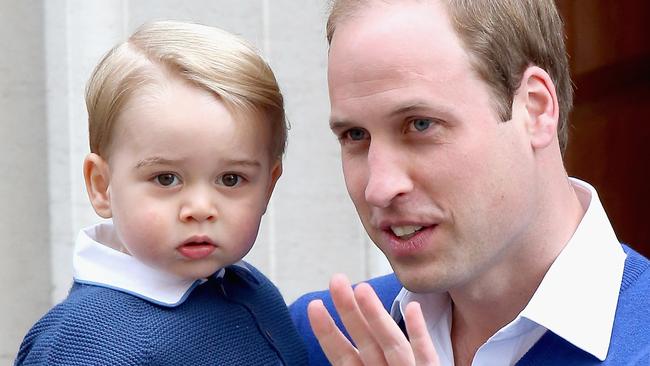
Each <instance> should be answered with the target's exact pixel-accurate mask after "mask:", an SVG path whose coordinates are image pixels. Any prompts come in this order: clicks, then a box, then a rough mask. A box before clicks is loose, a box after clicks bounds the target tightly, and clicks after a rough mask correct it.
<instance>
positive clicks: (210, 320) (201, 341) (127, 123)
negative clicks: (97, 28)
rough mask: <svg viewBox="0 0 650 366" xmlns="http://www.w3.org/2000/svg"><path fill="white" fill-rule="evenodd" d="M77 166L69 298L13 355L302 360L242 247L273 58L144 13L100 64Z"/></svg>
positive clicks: (280, 134) (277, 104)
mask: <svg viewBox="0 0 650 366" xmlns="http://www.w3.org/2000/svg"><path fill="white" fill-rule="evenodd" d="M86 104H87V107H88V115H89V118H88V121H89V130H90V150H91V153H90V154H89V155H88V156H87V157H86V159H85V161H84V166H83V173H84V177H85V182H86V188H87V191H88V196H89V198H90V202H91V203H92V205H93V207H94V209H95V211H96V212H97V214H98V215H99V216H101V217H103V218H107V219H110V220H108V221H106V222H103V223H100V224H98V225H96V226H93V227H90V228H87V229H84V230H82V232H81V233H80V234H79V236H78V238H77V241H76V248H75V253H74V284H73V286H72V289H71V290H70V294H69V295H68V297H67V298H66V299H65V300H64V301H63V302H62V303H61V304H59V305H57V306H56V307H54V308H53V309H52V310H50V311H49V312H48V313H47V314H46V315H45V316H44V317H43V318H42V319H41V320H40V321H39V322H38V323H37V324H36V325H35V326H34V327H33V328H32V329H31V330H30V331H29V333H28V334H27V336H26V337H25V339H24V341H23V344H22V346H21V348H20V351H19V353H18V357H17V359H16V362H15V364H16V365H23V364H24V365H44V364H47V365H84V366H88V365H281V364H284V365H302V364H306V363H307V357H306V353H305V350H304V347H303V345H302V341H301V339H300V338H299V336H298V334H297V333H296V331H295V329H294V327H293V325H292V323H291V320H290V317H289V313H288V311H287V308H286V305H285V303H284V301H283V299H282V297H281V295H280V293H279V292H278V290H277V289H276V287H275V286H274V285H273V284H271V282H269V280H268V279H267V278H265V277H264V276H263V275H262V274H261V273H260V272H258V271H257V270H256V269H255V268H253V267H252V266H251V265H250V264H247V263H245V262H243V261H241V259H242V257H244V255H245V254H246V253H247V252H248V251H249V250H250V249H251V246H252V245H253V242H254V241H255V238H256V236H257V232H258V228H259V224H260V219H261V217H262V215H263V214H264V212H265V210H266V206H267V203H268V201H269V198H270V197H271V193H272V191H273V188H274V186H275V183H276V181H277V179H278V178H279V177H280V174H281V172H282V164H281V158H282V154H283V151H284V146H285V141H286V123H285V116H284V109H283V99H282V95H281V94H280V91H279V88H278V85H277V83H276V80H275V78H274V76H273V73H272V71H271V69H270V68H269V66H268V65H267V64H266V63H265V62H264V61H263V60H262V59H261V58H260V56H259V55H258V54H257V53H256V52H255V50H254V49H253V48H251V47H250V46H249V45H248V44H247V43H246V42H244V41H243V40H242V39H240V38H238V37H236V36H234V35H232V34H229V33H227V32H224V31H222V30H219V29H215V28H211V27H206V26H201V25H196V24H187V23H180V22H171V21H165V22H154V23H150V24H146V25H144V26H142V27H141V28H140V29H139V30H137V31H136V32H135V33H134V34H133V35H132V36H131V37H130V38H129V39H128V41H126V42H124V43H122V44H120V45H118V46H116V47H115V48H113V49H112V50H111V51H110V52H109V53H108V54H107V55H106V56H105V57H104V59H103V60H102V61H101V62H100V64H99V65H98V66H97V68H96V69H95V71H94V73H93V75H92V77H91V79H90V81H89V85H88V88H87V93H86Z"/></svg>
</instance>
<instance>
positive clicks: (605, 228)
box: [521, 178, 626, 361]
mask: <svg viewBox="0 0 650 366" xmlns="http://www.w3.org/2000/svg"><path fill="white" fill-rule="evenodd" d="M571 183H572V185H573V187H574V189H575V191H576V193H577V195H578V198H580V201H581V203H582V205H583V207H586V212H585V215H584V216H583V218H582V220H581V221H580V224H579V225H578V228H577V229H576V231H575V233H574V234H573V236H572V237H571V240H569V242H568V243H567V245H566V247H565V248H564V249H563V250H562V252H561V253H560V255H559V256H558V257H557V258H556V260H555V261H554V262H553V264H552V265H551V267H550V268H549V270H548V272H547V273H546V276H544V279H543V280H542V283H541V284H540V285H539V287H538V288H537V291H536V292H535V294H534V295H533V297H532V298H531V300H530V302H529V303H528V305H527V306H526V308H525V309H524V310H523V311H522V313H521V316H522V317H526V318H528V319H530V320H532V321H534V322H535V323H538V324H540V325H542V326H544V327H546V328H547V329H549V330H550V331H552V332H553V333H555V334H557V335H558V336H560V337H562V338H564V339H565V340H566V341H568V342H570V343H572V344H573V345H574V346H576V347H578V348H580V349H582V350H583V351H585V352H588V353H590V354H592V355H593V356H595V357H596V358H598V359H599V360H601V361H604V360H605V358H606V357H607V351H608V349H609V343H610V339H611V335H612V327H613V325H614V316H615V314H616V305H617V303H618V294H619V291H620V288H621V280H622V278H623V269H624V267H625V257H626V254H625V252H624V251H623V249H622V247H621V245H620V243H619V241H618V239H617V238H616V234H615V233H614V229H613V228H612V225H611V223H610V222H609V220H608V218H607V214H606V213H605V210H604V209H603V206H602V204H601V202H600V200H599V198H598V193H596V190H595V189H594V188H593V187H592V186H591V185H589V184H588V183H586V182H583V181H580V180H578V179H573V178H572V179H571Z"/></svg>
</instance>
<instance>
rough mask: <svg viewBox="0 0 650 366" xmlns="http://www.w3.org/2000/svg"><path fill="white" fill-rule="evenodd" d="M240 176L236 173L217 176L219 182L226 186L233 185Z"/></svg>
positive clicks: (237, 182) (239, 179) (237, 181)
mask: <svg viewBox="0 0 650 366" xmlns="http://www.w3.org/2000/svg"><path fill="white" fill-rule="evenodd" d="M241 179H242V178H241V177H240V176H239V175H237V174H224V175H222V176H221V178H219V183H221V184H223V185H224V186H226V187H234V186H236V185H237V184H239V182H240V181H241Z"/></svg>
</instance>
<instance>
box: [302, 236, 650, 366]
mask: <svg viewBox="0 0 650 366" xmlns="http://www.w3.org/2000/svg"><path fill="white" fill-rule="evenodd" d="M623 249H624V250H625V252H626V253H627V258H626V260H625V269H624V272H623V281H622V283H621V289H620V292H619V298H618V305H617V308H616V318H615V320H614V328H613V330H612V338H611V342H610V345H609V352H608V354H607V359H606V360H605V361H602V362H601V361H599V360H598V359H597V358H595V357H593V356H592V355H590V354H589V353H587V352H584V351H582V350H581V349H579V348H577V347H575V346H574V345H572V344H571V343H569V342H567V341H565V340H564V339H563V338H561V337H559V336H557V335H555V334H554V333H552V332H550V331H547V332H546V334H544V336H542V338H541V339H540V340H539V341H538V342H537V343H536V344H535V345H534V346H533V347H532V348H531V349H530V350H529V351H528V352H527V353H526V354H525V355H524V356H523V357H522V359H521V360H519V362H517V364H516V365H518V366H528V365H531V366H532V365H562V366H586V365H603V366H604V365H606V366H631V365H643V366H648V365H650V269H649V268H650V261H648V259H646V258H645V257H643V256H641V255H640V254H638V253H637V252H635V251H634V250H632V249H630V248H628V247H626V246H623ZM368 283H369V284H370V285H371V286H372V287H373V288H374V289H375V292H377V294H378V295H379V298H380V300H381V302H382V304H383V305H384V307H385V308H386V310H390V308H391V306H392V303H393V300H394V299H395V297H396V296H397V294H398V293H399V291H400V289H401V288H402V285H401V284H400V283H399V281H398V280H397V278H396V277H395V275H394V274H390V275H387V276H383V277H378V278H375V279H372V280H370V281H368ZM315 299H321V300H323V303H324V304H325V306H326V307H327V310H328V311H329V312H330V314H332V316H333V317H334V320H335V322H336V324H337V326H338V327H339V328H340V329H342V330H343V332H344V333H345V335H346V336H347V337H348V338H349V335H348V334H347V333H346V332H345V329H344V327H343V325H342V323H341V320H340V318H339V316H338V313H337V312H336V310H335V308H334V304H333V302H332V298H331V297H330V295H329V292H328V291H321V292H314V293H310V294H307V295H304V296H302V297H301V298H299V299H298V300H296V301H295V302H294V303H293V304H292V305H291V306H290V309H289V310H290V312H291V316H292V318H293V321H294V323H295V324H296V326H297V327H298V332H299V333H300V335H301V336H302V337H303V338H304V340H305V344H306V345H307V351H308V353H309V365H329V364H330V363H329V362H328V361H327V358H326V357H325V355H324V354H323V351H322V350H321V348H320V345H319V344H318V340H317V339H316V337H315V336H314V333H313V332H312V330H311V327H310V326H309V320H308V318H307V305H308V304H309V302H310V301H311V300H315ZM561 300H562V299H558V301H561Z"/></svg>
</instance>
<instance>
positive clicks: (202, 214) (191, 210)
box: [180, 195, 217, 222]
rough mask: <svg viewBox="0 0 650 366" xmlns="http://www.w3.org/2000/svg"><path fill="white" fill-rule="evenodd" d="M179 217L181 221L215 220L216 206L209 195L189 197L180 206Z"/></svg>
mask: <svg viewBox="0 0 650 366" xmlns="http://www.w3.org/2000/svg"><path fill="white" fill-rule="evenodd" d="M180 219H181V221H183V222H190V221H197V222H203V221H216V220H217V208H216V206H215V205H214V204H213V202H212V200H211V199H210V197H209V196H205V195H200V196H198V197H191V198H190V199H188V200H187V201H186V202H185V204H183V206H182V207H181V210H180Z"/></svg>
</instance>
